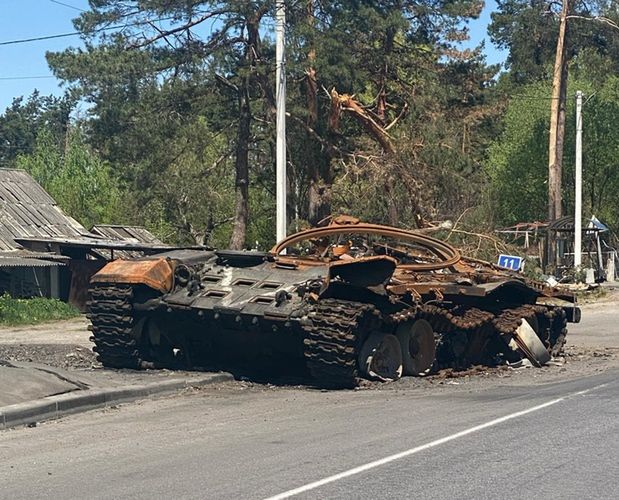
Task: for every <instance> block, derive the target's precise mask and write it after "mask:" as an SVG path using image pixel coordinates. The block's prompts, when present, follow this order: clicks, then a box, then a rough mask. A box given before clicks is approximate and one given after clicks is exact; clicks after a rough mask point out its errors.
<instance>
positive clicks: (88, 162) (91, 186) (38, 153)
mask: <svg viewBox="0 0 619 500" xmlns="http://www.w3.org/2000/svg"><path fill="white" fill-rule="evenodd" d="M16 166H17V167H18V168H23V169H24V170H26V171H27V172H29V173H30V174H31V175H32V176H33V177H34V178H35V180H36V181H37V182H39V183H40V184H41V185H42V186H43V187H44V188H45V189H46V190H47V191H48V192H49V193H50V195H51V196H52V197H53V198H54V199H55V200H56V202H57V203H58V205H59V206H60V207H61V208H62V209H63V210H64V211H65V212H66V213H67V214H69V215H71V216H72V217H74V218H75V219H77V220H79V221H80V222H81V223H82V224H83V225H84V226H86V227H90V226H92V225H93V224H99V223H111V222H116V223H119V222H120V221H119V213H120V210H119V209H120V203H121V196H122V195H121V190H120V187H119V185H118V182H117V180H116V179H115V177H114V175H113V172H112V171H111V169H110V167H109V165H107V164H106V163H105V162H103V161H102V160H101V159H100V158H99V157H98V156H97V155H96V154H95V153H94V152H93V151H92V150H91V149H90V147H89V146H88V145H87V144H86V143H85V141H84V137H83V135H82V133H81V131H80V130H79V129H75V130H72V131H71V133H70V135H69V137H68V139H67V144H66V148H65V149H64V150H62V149H60V148H59V147H58V145H57V144H55V141H54V139H53V136H52V134H51V133H50V131H49V130H48V129H45V128H44V129H41V131H40V132H39V134H38V136H37V139H36V142H35V146H34V151H33V152H32V154H30V155H20V156H18V157H17V159H16Z"/></svg>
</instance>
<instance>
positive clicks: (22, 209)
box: [0, 168, 173, 310]
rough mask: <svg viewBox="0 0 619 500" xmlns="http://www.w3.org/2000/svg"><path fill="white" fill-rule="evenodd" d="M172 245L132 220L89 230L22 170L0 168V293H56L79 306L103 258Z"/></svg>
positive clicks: (129, 255)
mask: <svg viewBox="0 0 619 500" xmlns="http://www.w3.org/2000/svg"><path fill="white" fill-rule="evenodd" d="M172 248H173V247H171V246H169V245H166V244H164V243H163V242H161V241H159V240H158V239H157V238H156V237H155V236H154V235H153V234H151V233H150V232H148V231H147V230H146V229H144V228H141V227H137V226H120V225H98V226H94V227H93V228H92V231H88V230H87V229H86V228H85V227H83V226H82V225H81V224H80V223H79V222H77V221H76V220H75V219H73V218H72V217H71V216H69V215H67V214H65V213H64V212H63V211H62V210H61V209H60V207H59V206H58V204H57V203H56V202H55V200H54V199H53V198H52V197H51V196H50V195H49V194H48V193H47V192H46V191H45V190H44V189H43V188H42V187H41V186H40V185H39V184H38V183H37V182H36V181H35V180H34V179H33V178H32V177H31V176H30V175H29V174H28V173H27V172H25V171H23V170H18V169H6V168H0V293H5V292H8V293H10V294H11V295H12V296H14V297H53V298H58V299H61V300H64V301H67V302H70V303H72V304H73V305H75V306H77V307H78V308H80V309H82V310H83V309H85V305H86V301H87V298H88V293H87V292H88V284H89V282H90V278H91V277H92V275H93V274H94V273H96V272H97V271H99V270H100V269H101V268H102V267H103V266H104V265H105V264H106V263H107V262H109V261H110V260H114V259H117V258H125V259H131V258H136V257H141V256H143V255H147V254H154V253H160V252H165V251H169V250H171V249H172Z"/></svg>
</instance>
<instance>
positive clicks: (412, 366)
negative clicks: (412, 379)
mask: <svg viewBox="0 0 619 500" xmlns="http://www.w3.org/2000/svg"><path fill="white" fill-rule="evenodd" d="M395 334H396V336H397V338H398V340H399V342H400V346H401V348H402V366H403V372H404V375H413V376H422V375H425V374H427V373H428V372H429V371H430V369H431V368H432V365H433V364H434V361H435V359H436V342H435V341H434V331H433V330H432V326H431V325H430V323H428V322H427V321H426V320H425V319H418V320H416V321H414V322H410V321H409V322H406V323H401V324H400V325H398V328H397V329H396V332H395Z"/></svg>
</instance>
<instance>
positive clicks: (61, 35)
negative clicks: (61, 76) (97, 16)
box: [0, 17, 174, 46]
mask: <svg viewBox="0 0 619 500" xmlns="http://www.w3.org/2000/svg"><path fill="white" fill-rule="evenodd" d="M172 19H174V17H162V18H159V19H146V20H144V21H138V22H135V23H128V24H119V25H116V26H107V27H105V28H97V29H94V30H92V31H87V32H86V31H73V32H71V33H59V34H57V35H45V36H37V37H33V38H22V39H19V40H7V41H6V42H0V46H2V45H16V44H18V43H29V42H40V41H42V40H52V39H54V38H65V37H69V36H79V35H94V34H96V33H101V32H103V31H110V30H118V29H124V28H131V27H133V26H142V25H144V24H148V23H154V22H157V21H170V20H172Z"/></svg>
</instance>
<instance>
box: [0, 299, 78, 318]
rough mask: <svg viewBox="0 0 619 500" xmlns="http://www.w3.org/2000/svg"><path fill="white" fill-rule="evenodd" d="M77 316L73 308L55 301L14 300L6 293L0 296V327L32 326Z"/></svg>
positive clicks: (76, 311)
mask: <svg viewBox="0 0 619 500" xmlns="http://www.w3.org/2000/svg"><path fill="white" fill-rule="evenodd" d="M79 315H80V312H79V311H78V310H77V309H76V308H75V307H73V306H72V305H70V304H67V303H65V302H62V301H60V300H57V299H48V298H42V297H36V298H32V299H15V298H13V297H11V296H10V295H9V294H7V293H5V294H3V295H0V326H18V325H34V324H37V323H45V322H47V321H54V320H61V319H70V318H75V317H77V316H79Z"/></svg>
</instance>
